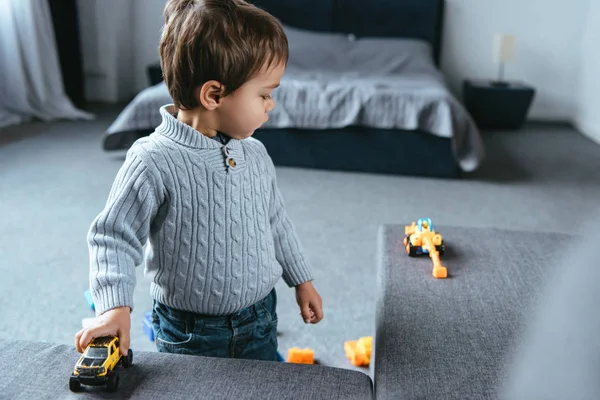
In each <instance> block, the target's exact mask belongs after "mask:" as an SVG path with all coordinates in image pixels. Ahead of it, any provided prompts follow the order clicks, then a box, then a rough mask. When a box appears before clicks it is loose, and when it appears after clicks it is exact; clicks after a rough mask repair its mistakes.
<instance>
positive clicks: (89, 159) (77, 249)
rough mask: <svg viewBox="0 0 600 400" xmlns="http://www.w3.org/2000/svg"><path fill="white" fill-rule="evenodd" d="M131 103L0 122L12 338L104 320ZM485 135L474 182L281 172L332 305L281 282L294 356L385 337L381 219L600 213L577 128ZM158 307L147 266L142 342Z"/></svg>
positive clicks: (557, 223) (3, 261) (2, 315)
mask: <svg viewBox="0 0 600 400" xmlns="http://www.w3.org/2000/svg"><path fill="white" fill-rule="evenodd" d="M118 111H119V109H118V108H117V107H114V106H113V107H107V108H98V109H96V110H95V112H96V113H97V118H96V119H95V120H93V121H75V122H72V121H61V122H54V123H49V124H46V123H30V124H26V125H22V126H19V127H11V128H8V129H4V130H0V209H1V210H2V211H3V212H2V218H1V219H0V273H2V274H3V277H4V278H3V279H2V280H0V293H2V296H1V297H0V301H1V304H0V320H2V321H4V323H3V324H1V325H0V337H4V338H17V339H26V340H46V341H52V342H59V343H68V344H70V343H72V342H73V335H74V333H75V332H76V331H77V330H79V329H80V326H81V321H82V319H83V318H88V317H92V316H93V313H92V311H91V310H90V309H88V308H87V305H86V302H85V300H84V297H83V292H84V291H85V290H86V288H87V285H88V280H87V271H88V264H87V263H88V254H87V247H86V242H85V236H86V233H87V229H88V228H89V225H90V223H91V221H92V219H93V218H94V217H95V216H96V214H97V213H98V212H99V211H100V209H101V208H102V206H103V205H104V202H105V201H106V196H107V194H108V190H109V188H110V185H111V183H112V180H113V178H114V176H115V174H116V171H117V170H118V168H119V166H120V164H121V163H122V161H123V154H122V153H106V152H103V151H102V149H101V140H102V133H103V130H104V129H105V128H106V127H107V126H108V125H109V124H110V122H112V120H113V119H114V118H115V117H116V115H117V113H118ZM484 138H485V142H486V146H487V151H488V158H487V160H486V162H485V164H484V165H483V166H482V167H481V169H480V170H478V171H477V172H475V173H473V174H469V175H468V176H466V177H464V178H463V179H460V180H443V179H420V178H414V177H402V176H384V175H370V174H360V173H345V172H333V171H318V170H303V169H294V168H278V176H279V182H280V185H281V190H282V193H283V195H284V197H285V199H286V202H287V206H288V212H289V214H290V216H291V217H292V219H293V220H294V221H295V223H296V226H297V230H298V232H299V235H300V237H301V239H302V241H303V243H304V247H305V248H306V251H307V254H308V257H309V259H310V260H311V262H312V264H313V267H314V270H315V274H316V281H315V286H316V287H317V289H318V290H319V291H320V293H321V295H322V297H323V301H324V311H325V319H324V320H323V321H322V322H321V323H320V324H318V325H316V326H306V325H305V324H304V323H303V322H302V321H301V319H300V317H299V315H298V311H297V307H296V305H295V299H294V294H293V292H292V291H291V290H290V289H288V288H286V287H285V286H283V284H280V285H278V287H277V288H278V293H279V321H280V337H279V339H280V350H281V352H282V353H283V354H284V355H285V354H286V352H287V349H288V348H290V347H311V348H313V349H315V352H316V357H317V358H318V359H319V361H320V362H321V363H323V364H326V365H331V366H338V367H342V368H353V367H352V366H351V365H350V364H349V363H348V361H347V360H346V359H345V357H344V350H343V342H344V341H345V340H350V339H356V338H359V337H360V336H365V335H372V334H373V324H374V316H375V298H376V290H377V288H376V285H375V277H376V271H377V270H376V265H375V251H376V235H377V229H378V227H379V226H380V225H381V224H385V223H398V224H405V223H410V222H411V221H412V220H415V219H416V218H419V217H422V216H427V217H431V218H432V219H433V221H434V222H436V223H437V224H438V225H442V226H443V225H460V226H467V227H475V226H477V227H488V226H492V227H499V228H511V229H522V230H533V231H540V230H541V231H567V232H578V227H579V226H580V224H581V223H583V222H585V221H586V219H587V218H588V217H589V215H590V214H591V213H593V212H596V210H598V209H599V207H598V204H599V203H598V199H599V198H600V174H598V171H599V170H600V146H599V145H597V144H595V143H594V142H592V141H591V140H589V139H587V138H586V137H584V136H583V135H581V134H579V133H578V132H576V131H575V130H573V129H572V128H571V127H568V126H564V125H557V126H554V125H542V124H529V125H528V126H526V127H525V128H524V129H522V130H520V131H517V132H495V133H485V134H484ZM442 233H443V232H442ZM557 245H560V244H557ZM429 272H430V271H428V270H426V269H424V270H423V273H424V274H426V273H429ZM150 306H151V299H150V297H149V294H148V281H147V280H145V278H144V277H143V270H142V269H141V268H140V269H138V287H137V290H136V293H135V310H134V312H133V314H132V348H134V349H136V350H138V351H139V350H154V345H153V343H151V342H150V341H149V340H148V339H147V338H146V337H145V336H144V335H143V333H142V328H141V326H142V318H143V313H144V312H145V311H146V310H149V309H150Z"/></svg>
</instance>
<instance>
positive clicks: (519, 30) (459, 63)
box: [442, 0, 596, 120]
mask: <svg viewBox="0 0 600 400" xmlns="http://www.w3.org/2000/svg"><path fill="white" fill-rule="evenodd" d="M589 1H590V0H571V1H565V0H446V14H445V22H444V42H443V43H444V45H443V55H442V69H443V71H444V73H445V75H446V77H447V80H448V83H449V84H450V86H451V88H452V89H453V91H454V92H455V93H456V94H457V95H459V96H460V87H461V85H462V80H463V79H465V78H486V79H491V78H495V77H496V76H497V74H498V72H497V71H498V68H497V66H496V65H495V64H493V57H492V56H493V44H494V36H495V34H496V33H509V34H514V35H516V37H517V45H516V59H515V62H514V63H512V64H509V65H507V66H506V70H505V78H506V79H509V80H521V81H525V82H527V83H529V84H531V85H533V86H534V87H535V88H536V89H537V94H536V99H535V101H534V104H533V105H532V108H531V111H530V115H529V116H530V118H531V119H537V120H571V119H572V118H573V116H574V115H575V106H574V105H575V104H576V95H577V89H576V88H577V84H578V75H579V63H580V59H581V56H580V49H581V37H582V35H583V25H584V21H585V13H586V11H587V8H588V3H589ZM594 1H596V0H592V2H594Z"/></svg>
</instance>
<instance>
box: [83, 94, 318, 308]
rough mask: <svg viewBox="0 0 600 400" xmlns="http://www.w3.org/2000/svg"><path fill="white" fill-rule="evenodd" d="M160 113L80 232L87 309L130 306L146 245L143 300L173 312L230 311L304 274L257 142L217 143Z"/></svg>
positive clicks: (308, 276)
mask: <svg viewBox="0 0 600 400" xmlns="http://www.w3.org/2000/svg"><path fill="white" fill-rule="evenodd" d="M160 111H161V115H162V118H163V120H162V123H161V125H160V126H159V127H158V128H157V129H156V131H155V132H154V133H153V134H151V135H150V136H148V137H146V138H142V139H140V140H138V141H137V142H136V143H135V144H134V145H133V146H132V147H131V149H130V150H129V151H128V153H127V158H126V160H125V162H124V164H123V166H122V167H121V169H120V170H119V172H118V174H117V177H116V179H115V182H114V184H113V186H112V188H111V191H110V194H109V196H108V201H107V203H106V206H105V207H104V209H103V210H102V211H101V212H100V214H99V215H98V217H97V218H96V219H95V220H94V222H93V223H92V226H91V228H90V231H89V234H88V243H89V247H90V286H91V290H92V295H93V297H94V301H95V306H96V313H97V314H98V315H99V314H102V313H103V312H105V311H107V310H109V309H111V308H115V307H119V306H129V307H131V308H132V309H133V291H134V289H135V285H136V282H135V268H136V267H137V266H139V265H141V264H142V263H143V262H144V245H145V244H146V243H148V248H147V251H146V258H145V264H146V274H147V275H148V276H149V277H150V278H151V279H152V283H151V288H150V292H151V294H152V296H153V297H154V298H155V299H156V300H157V301H159V302H161V303H163V304H166V305H167V306H170V307H173V308H177V309H181V310H186V311H191V312H195V313H200V314H210V315H226V314H232V313H235V312H237V311H240V310H242V309H243V308H245V307H248V306H250V305H252V304H254V303H255V302H257V301H258V300H260V299H262V298H264V297H265V296H266V295H267V294H268V293H269V292H270V291H271V289H272V288H273V287H274V286H275V284H276V283H277V281H278V280H279V279H280V278H281V277H283V279H284V281H285V282H286V284H287V285H288V286H290V287H291V286H297V285H299V284H301V283H303V282H306V281H309V280H312V279H313V276H312V271H311V270H310V267H309V265H308V263H307V260H306V259H305V257H304V254H303V249H302V246H301V244H300V241H299V239H298V236H297V234H296V231H295V228H294V226H293V224H292V222H291V221H290V219H289V217H288V216H287V214H286V212H285V208H284V203H283V198H282V196H281V193H280V192H279V189H278V186H277V182H276V176H275V167H274V165H273V163H272V161H271V158H270V157H269V155H268V154H267V151H266V149H265V148H264V146H263V145H262V143H260V142H259V141H257V140H255V139H252V138H249V139H245V140H235V139H231V140H230V141H229V142H228V143H227V144H226V145H223V144H221V143H219V142H218V141H216V140H212V139H210V138H207V137H206V136H204V135H202V134H200V133H199V132H197V131H196V130H194V129H193V128H192V127H190V126H188V125H186V124H183V123H181V122H180V121H178V120H177V119H176V118H175V117H174V116H173V115H172V113H174V112H175V109H174V108H173V107H172V106H164V107H162V108H161V110H160ZM232 160H233V161H232Z"/></svg>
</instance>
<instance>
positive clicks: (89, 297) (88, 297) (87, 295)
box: [83, 290, 96, 311]
mask: <svg viewBox="0 0 600 400" xmlns="http://www.w3.org/2000/svg"><path fill="white" fill-rule="evenodd" d="M83 296H84V297H85V301H87V303H88V306H90V308H91V309H92V311H96V306H95V305H94V299H93V298H92V292H90V291H89V290H86V291H85V292H84V293H83Z"/></svg>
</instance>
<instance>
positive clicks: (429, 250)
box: [404, 218, 448, 279]
mask: <svg viewBox="0 0 600 400" xmlns="http://www.w3.org/2000/svg"><path fill="white" fill-rule="evenodd" d="M404 234H405V236H404V246H406V252H407V253H408V255H409V256H411V257H416V256H420V255H423V254H428V255H429V257H431V260H432V261H433V271H432V275H433V276H434V277H435V278H439V279H443V278H446V277H447V276H448V270H447V269H446V267H444V266H443V265H442V263H441V262H440V256H441V255H442V256H443V255H444V252H445V251H446V247H445V245H444V240H443V239H442V235H440V234H439V233H437V232H436V231H435V229H433V223H432V222H431V219H430V218H420V219H419V220H418V221H417V222H416V223H415V222H413V223H412V224H411V225H407V226H406V227H405V228H404Z"/></svg>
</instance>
